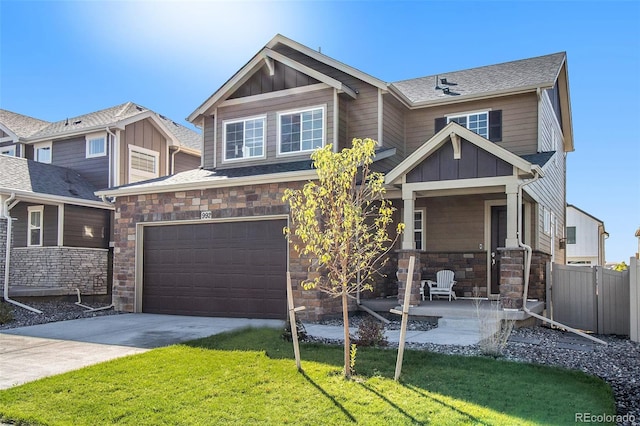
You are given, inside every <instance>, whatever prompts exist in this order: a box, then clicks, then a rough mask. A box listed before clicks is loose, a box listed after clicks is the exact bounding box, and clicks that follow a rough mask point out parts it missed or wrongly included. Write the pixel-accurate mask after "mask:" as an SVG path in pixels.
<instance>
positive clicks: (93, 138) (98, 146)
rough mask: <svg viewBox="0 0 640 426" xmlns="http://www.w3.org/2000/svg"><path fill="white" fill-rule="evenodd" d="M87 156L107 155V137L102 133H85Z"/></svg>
mask: <svg viewBox="0 0 640 426" xmlns="http://www.w3.org/2000/svg"><path fill="white" fill-rule="evenodd" d="M86 139H87V155H86V156H87V158H92V157H102V156H104V155H107V138H106V136H105V135H104V134H98V135H87V137H86Z"/></svg>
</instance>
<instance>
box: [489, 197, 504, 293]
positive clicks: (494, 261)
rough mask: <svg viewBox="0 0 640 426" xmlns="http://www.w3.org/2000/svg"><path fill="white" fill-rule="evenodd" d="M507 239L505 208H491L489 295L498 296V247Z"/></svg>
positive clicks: (502, 245)
mask: <svg viewBox="0 0 640 426" xmlns="http://www.w3.org/2000/svg"><path fill="white" fill-rule="evenodd" d="M506 239H507V206H491V253H490V255H491V294H492V295H499V294H500V255H499V254H498V247H504V246H505V240H506Z"/></svg>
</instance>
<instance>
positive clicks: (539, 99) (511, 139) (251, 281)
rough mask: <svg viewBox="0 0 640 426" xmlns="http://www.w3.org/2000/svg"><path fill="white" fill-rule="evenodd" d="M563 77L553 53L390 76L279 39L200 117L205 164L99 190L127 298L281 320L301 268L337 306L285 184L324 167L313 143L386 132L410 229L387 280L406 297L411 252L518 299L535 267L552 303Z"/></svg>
mask: <svg viewBox="0 0 640 426" xmlns="http://www.w3.org/2000/svg"><path fill="white" fill-rule="evenodd" d="M445 66H446V64H445ZM567 78H568V77H567V65H566V55H565V54H564V53H556V54H551V55H547V56H541V57H536V58H530V59H524V60H519V61H514V62H508V63H503V64H498V65H490V66H486V67H481V68H475V69H470V70H463V71H455V72H446V73H445V72H443V73H441V74H439V75H433V76H427V77H421V78H416V79H411V80H405V81H400V82H395V83H386V82H384V81H381V80H379V79H377V78H375V77H372V76H370V75H368V74H365V73H364V72H362V71H359V70H357V69H355V68H352V67H350V66H348V65H345V64H343V63H341V62H338V61H336V60H334V59H332V58H330V57H328V56H326V55H323V54H321V53H319V52H317V51H315V50H313V49H310V48H308V47H305V46H303V45H301V44H299V43H297V42H295V41H293V40H290V39H287V38H286V37H283V36H281V35H277V36H276V37H274V38H273V39H272V40H271V41H270V42H269V43H268V44H267V45H266V46H265V47H264V48H263V49H262V50H260V51H259V52H258V53H257V54H256V55H255V56H254V57H253V58H251V60H250V61H249V62H248V63H247V64H246V65H245V66H244V67H242V68H241V69H240V70H239V71H238V72H237V73H236V74H235V75H233V76H232V77H231V78H230V79H229V80H228V81H227V82H226V83H225V84H224V85H223V86H222V87H221V88H220V89H219V90H218V91H216V92H215V93H214V94H213V95H211V96H210V97H209V98H208V99H207V100H206V101H205V102H204V103H203V104H202V105H200V106H199V107H198V108H197V109H196V110H195V111H194V112H193V113H192V114H191V115H190V116H189V118H188V119H189V120H190V121H191V122H192V123H194V124H195V125H197V126H199V127H200V128H202V130H203V135H204V144H203V151H202V154H203V157H202V164H203V167H202V168H200V169H197V170H192V171H187V172H184V173H178V174H176V175H173V176H170V177H166V178H159V179H156V180H153V181H147V182H142V183H140V184H133V185H127V186H122V187H118V188H113V189H109V190H105V191H99V192H98V195H105V196H109V197H115V208H116V213H115V235H116V238H115V254H114V270H115V271H114V277H115V278H114V293H113V294H114V302H115V305H116V308H117V309H120V310H123V311H136V312H157V313H175V314H187V315H212V316H242V317H247V316H248V317H262V318H274V317H275V318H284V316H285V300H286V295H285V271H287V270H290V271H291V273H292V278H293V281H294V283H293V284H294V297H295V303H296V305H305V306H306V307H307V309H306V311H304V312H303V314H304V315H306V316H307V317H308V318H318V317H322V316H325V315H328V314H332V313H335V312H336V308H337V307H338V303H339V302H338V301H336V300H334V299H330V298H328V297H326V296H325V295H324V294H321V293H319V292H315V291H303V290H302V289H301V287H300V286H299V285H298V284H299V282H300V280H301V279H304V278H305V277H306V272H307V264H308V259H301V258H299V257H298V255H297V254H296V253H295V251H293V249H292V248H291V247H289V246H288V245H287V242H286V240H285V239H284V238H283V236H282V228H283V226H285V225H286V224H287V220H288V206H287V205H286V204H285V203H283V201H282V195H283V191H284V189H285V188H298V187H300V186H301V185H303V184H304V183H305V182H306V181H308V180H309V179H314V177H316V174H315V171H314V170H313V168H312V166H311V162H310V160H309V155H310V153H311V152H313V150H314V149H316V148H318V147H321V146H323V145H325V144H332V145H333V147H334V149H336V150H339V149H342V148H344V147H348V146H349V145H350V141H351V140H352V139H353V138H356V137H357V138H365V137H370V138H373V139H376V140H377V141H378V143H379V145H380V146H379V149H378V154H377V156H376V161H375V163H374V164H375V166H376V168H377V169H378V170H380V171H383V172H384V173H385V174H386V182H387V184H388V198H390V199H392V200H393V202H394V205H395V206H396V208H397V220H398V221H403V222H404V223H405V225H406V230H405V232H404V233H403V236H402V241H401V247H398V250H396V251H394V252H393V253H392V254H391V255H390V256H391V257H392V259H391V263H390V265H391V266H390V268H391V269H390V270H389V273H388V275H387V280H388V281H390V282H391V283H389V282H387V283H380V285H381V286H385V285H386V286H387V287H389V285H391V286H392V287H393V286H395V288H396V289H397V288H398V285H397V283H396V278H397V279H398V280H399V282H400V291H401V293H402V291H403V282H404V281H405V280H406V278H407V277H406V275H407V270H406V265H407V259H408V257H409V256H410V255H416V256H417V268H416V271H417V274H416V276H415V277H414V281H413V282H414V283H415V282H416V281H417V280H419V279H433V278H434V276H435V273H436V271H438V270H440V269H452V270H454V272H455V276H456V280H457V282H458V284H457V286H456V293H457V295H458V296H463V297H464V296H472V295H473V294H474V292H476V291H480V293H481V295H483V296H487V297H496V298H498V297H500V298H501V299H502V301H503V303H504V306H506V307H508V308H516V309H517V308H519V307H521V306H522V303H523V281H524V280H523V273H522V271H523V269H524V268H523V263H524V262H525V261H526V262H528V261H531V275H530V285H529V292H528V297H533V298H540V299H543V298H544V291H543V289H544V265H545V264H546V263H547V262H549V261H552V260H555V261H556V262H558V263H563V262H564V251H563V250H562V249H561V248H560V244H559V243H560V239H561V238H562V237H564V235H563V231H564V227H565V225H564V222H565V221H564V217H565V203H566V201H565V164H566V162H565V156H566V153H567V152H571V151H573V136H572V125H571V110H570V100H569V88H568V80H567ZM528 247H530V248H531V249H532V255H531V256H525V255H524V252H525V250H523V248H527V250H528ZM414 291H415V295H414V294H413V292H414ZM412 297H413V299H412V301H413V302H415V303H418V294H417V290H413V289H412Z"/></svg>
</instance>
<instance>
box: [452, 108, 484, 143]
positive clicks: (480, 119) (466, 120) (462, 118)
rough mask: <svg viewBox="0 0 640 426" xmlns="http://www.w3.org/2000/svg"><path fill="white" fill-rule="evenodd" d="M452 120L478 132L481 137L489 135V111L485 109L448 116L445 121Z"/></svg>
mask: <svg viewBox="0 0 640 426" xmlns="http://www.w3.org/2000/svg"><path fill="white" fill-rule="evenodd" d="M452 121H454V122H456V123H458V124H459V125H461V126H463V127H466V128H467V129H469V130H471V131H472V132H474V133H477V134H479V135H480V136H482V137H483V138H488V136H489V113H488V112H486V111H484V112H474V113H469V114H462V115H452V116H448V117H447V123H450V122H452Z"/></svg>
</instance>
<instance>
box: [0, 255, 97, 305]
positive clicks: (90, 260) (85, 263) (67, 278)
mask: <svg viewBox="0 0 640 426" xmlns="http://www.w3.org/2000/svg"><path fill="white" fill-rule="evenodd" d="M107 262H108V250H107V249H92V248H78V247H15V248H13V249H12V250H11V269H10V270H9V280H10V287H9V290H10V291H11V289H12V288H14V287H15V288H16V289H18V288H19V290H20V293H21V294H22V295H35V292H38V294H41V293H42V292H43V291H44V292H46V290H50V291H51V293H55V294H75V293H76V290H75V289H76V288H79V289H80V292H81V293H82V294H106V293H107ZM29 289H32V290H33V292H34V293H33V294H29ZM12 294H13V293H12Z"/></svg>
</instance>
